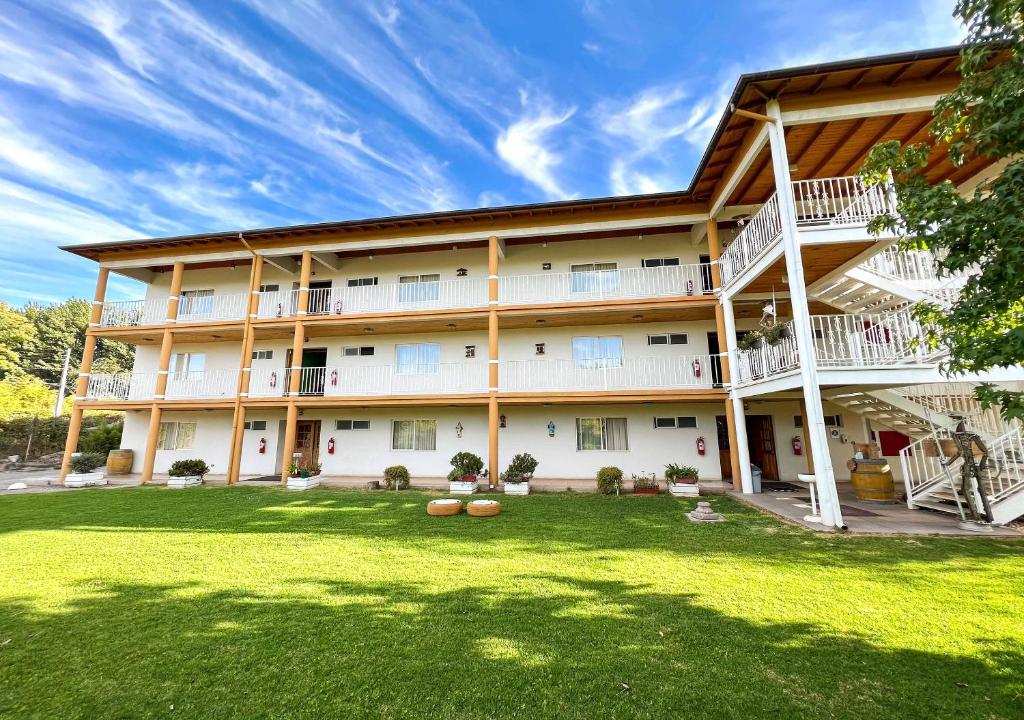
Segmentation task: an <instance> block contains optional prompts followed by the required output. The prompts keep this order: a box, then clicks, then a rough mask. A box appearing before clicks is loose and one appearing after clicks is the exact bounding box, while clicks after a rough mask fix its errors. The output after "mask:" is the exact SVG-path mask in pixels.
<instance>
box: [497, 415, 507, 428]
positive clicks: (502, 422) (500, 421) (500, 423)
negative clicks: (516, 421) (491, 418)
mask: <svg viewBox="0 0 1024 720" xmlns="http://www.w3.org/2000/svg"><path fill="white" fill-rule="evenodd" d="M498 427H507V425H506V423H505V416H504V415H499V416H498Z"/></svg>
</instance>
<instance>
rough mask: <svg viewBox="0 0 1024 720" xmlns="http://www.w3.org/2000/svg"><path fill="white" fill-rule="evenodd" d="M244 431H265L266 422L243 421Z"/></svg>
mask: <svg viewBox="0 0 1024 720" xmlns="http://www.w3.org/2000/svg"><path fill="white" fill-rule="evenodd" d="M245 429H246V430H266V429H267V421H266V420H246V421H245Z"/></svg>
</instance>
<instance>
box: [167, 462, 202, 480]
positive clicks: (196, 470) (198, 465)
mask: <svg viewBox="0 0 1024 720" xmlns="http://www.w3.org/2000/svg"><path fill="white" fill-rule="evenodd" d="M208 472H210V466H209V465H207V464H206V462H205V461H203V460H200V459H198V458H193V459H191V460H175V461H174V462H173V463H172V464H171V467H170V469H169V470H168V471H167V474H168V475H170V476H171V477H191V476H193V475H194V476H197V477H200V478H202V477H204V476H205V475H206V473H208Z"/></svg>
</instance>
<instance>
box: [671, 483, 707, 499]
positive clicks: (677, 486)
mask: <svg viewBox="0 0 1024 720" xmlns="http://www.w3.org/2000/svg"><path fill="white" fill-rule="evenodd" d="M668 491H669V492H670V493H672V494H673V495H675V496H676V497H696V496H697V495H700V488H699V487H698V486H697V482H696V481H693V482H671V483H669V486H668Z"/></svg>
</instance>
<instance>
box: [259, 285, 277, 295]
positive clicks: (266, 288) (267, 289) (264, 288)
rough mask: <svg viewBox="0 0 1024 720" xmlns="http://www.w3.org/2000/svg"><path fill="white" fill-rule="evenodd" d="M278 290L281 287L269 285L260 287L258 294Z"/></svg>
mask: <svg viewBox="0 0 1024 720" xmlns="http://www.w3.org/2000/svg"><path fill="white" fill-rule="evenodd" d="M280 289H281V286H280V285H278V284H277V283H271V284H269V285H260V292H261V293H271V292H278V291H279V290H280Z"/></svg>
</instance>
